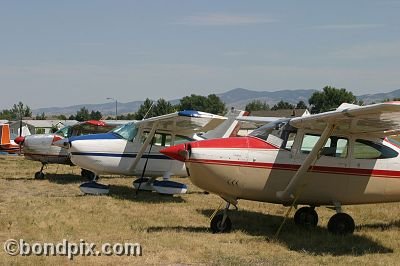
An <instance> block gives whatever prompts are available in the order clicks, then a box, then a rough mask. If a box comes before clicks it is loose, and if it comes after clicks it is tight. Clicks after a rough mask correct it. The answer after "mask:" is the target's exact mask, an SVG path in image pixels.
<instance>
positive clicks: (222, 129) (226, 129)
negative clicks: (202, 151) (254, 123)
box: [202, 108, 248, 139]
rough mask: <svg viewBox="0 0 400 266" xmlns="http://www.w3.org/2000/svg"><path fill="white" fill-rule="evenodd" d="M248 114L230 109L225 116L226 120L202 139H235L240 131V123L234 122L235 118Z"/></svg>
mask: <svg viewBox="0 0 400 266" xmlns="http://www.w3.org/2000/svg"><path fill="white" fill-rule="evenodd" d="M247 115H248V112H246V111H242V110H235V109H234V108H232V109H231V110H230V111H229V113H228V114H227V115H226V117H228V119H226V120H225V121H224V122H223V123H222V124H221V125H219V126H218V127H216V128H215V129H213V130H210V131H208V132H207V133H205V134H203V135H202V137H204V138H206V139H214V138H229V137H235V136H236V135H237V133H238V131H239V129H240V122H239V121H238V120H236V118H237V117H241V116H247Z"/></svg>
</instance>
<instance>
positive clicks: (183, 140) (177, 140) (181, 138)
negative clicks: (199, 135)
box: [174, 135, 193, 145]
mask: <svg viewBox="0 0 400 266" xmlns="http://www.w3.org/2000/svg"><path fill="white" fill-rule="evenodd" d="M191 141H193V139H191V138H188V137H185V136H180V135H175V140H174V145H178V144H182V143H186V142H191Z"/></svg>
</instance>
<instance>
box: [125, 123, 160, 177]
mask: <svg viewBox="0 0 400 266" xmlns="http://www.w3.org/2000/svg"><path fill="white" fill-rule="evenodd" d="M157 124H158V123H157V122H155V123H154V124H153V127H152V128H151V130H150V133H149V135H148V136H147V138H146V141H145V142H144V143H143V145H142V147H141V148H140V150H139V152H138V154H137V155H136V158H135V161H134V162H133V164H132V165H131V167H129V172H133V171H134V170H135V168H136V166H137V164H138V163H139V161H140V159H141V158H142V156H143V153H144V152H145V151H146V149H147V147H148V146H149V144H150V142H151V141H152V140H153V137H154V133H155V132H156V128H157Z"/></svg>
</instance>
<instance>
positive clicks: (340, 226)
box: [328, 212, 355, 235]
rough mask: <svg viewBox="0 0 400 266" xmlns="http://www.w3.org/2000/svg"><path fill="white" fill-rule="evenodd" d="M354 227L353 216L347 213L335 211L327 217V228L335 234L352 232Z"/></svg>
mask: <svg viewBox="0 0 400 266" xmlns="http://www.w3.org/2000/svg"><path fill="white" fill-rule="evenodd" d="M354 229H355V224H354V220H353V218H351V216H350V215H348V214H347V213H343V212H339V213H336V214H335V215H333V216H332V217H331V219H329V222H328V230H329V232H331V233H332V234H335V235H347V234H352V233H353V232H354Z"/></svg>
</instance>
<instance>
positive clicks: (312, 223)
mask: <svg viewBox="0 0 400 266" xmlns="http://www.w3.org/2000/svg"><path fill="white" fill-rule="evenodd" d="M294 222H295V224H297V225H300V226H303V227H306V228H314V227H316V226H317V224H318V214H317V212H316V211H315V209H314V207H302V208H300V209H298V210H297V211H296V213H295V214H294Z"/></svg>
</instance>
